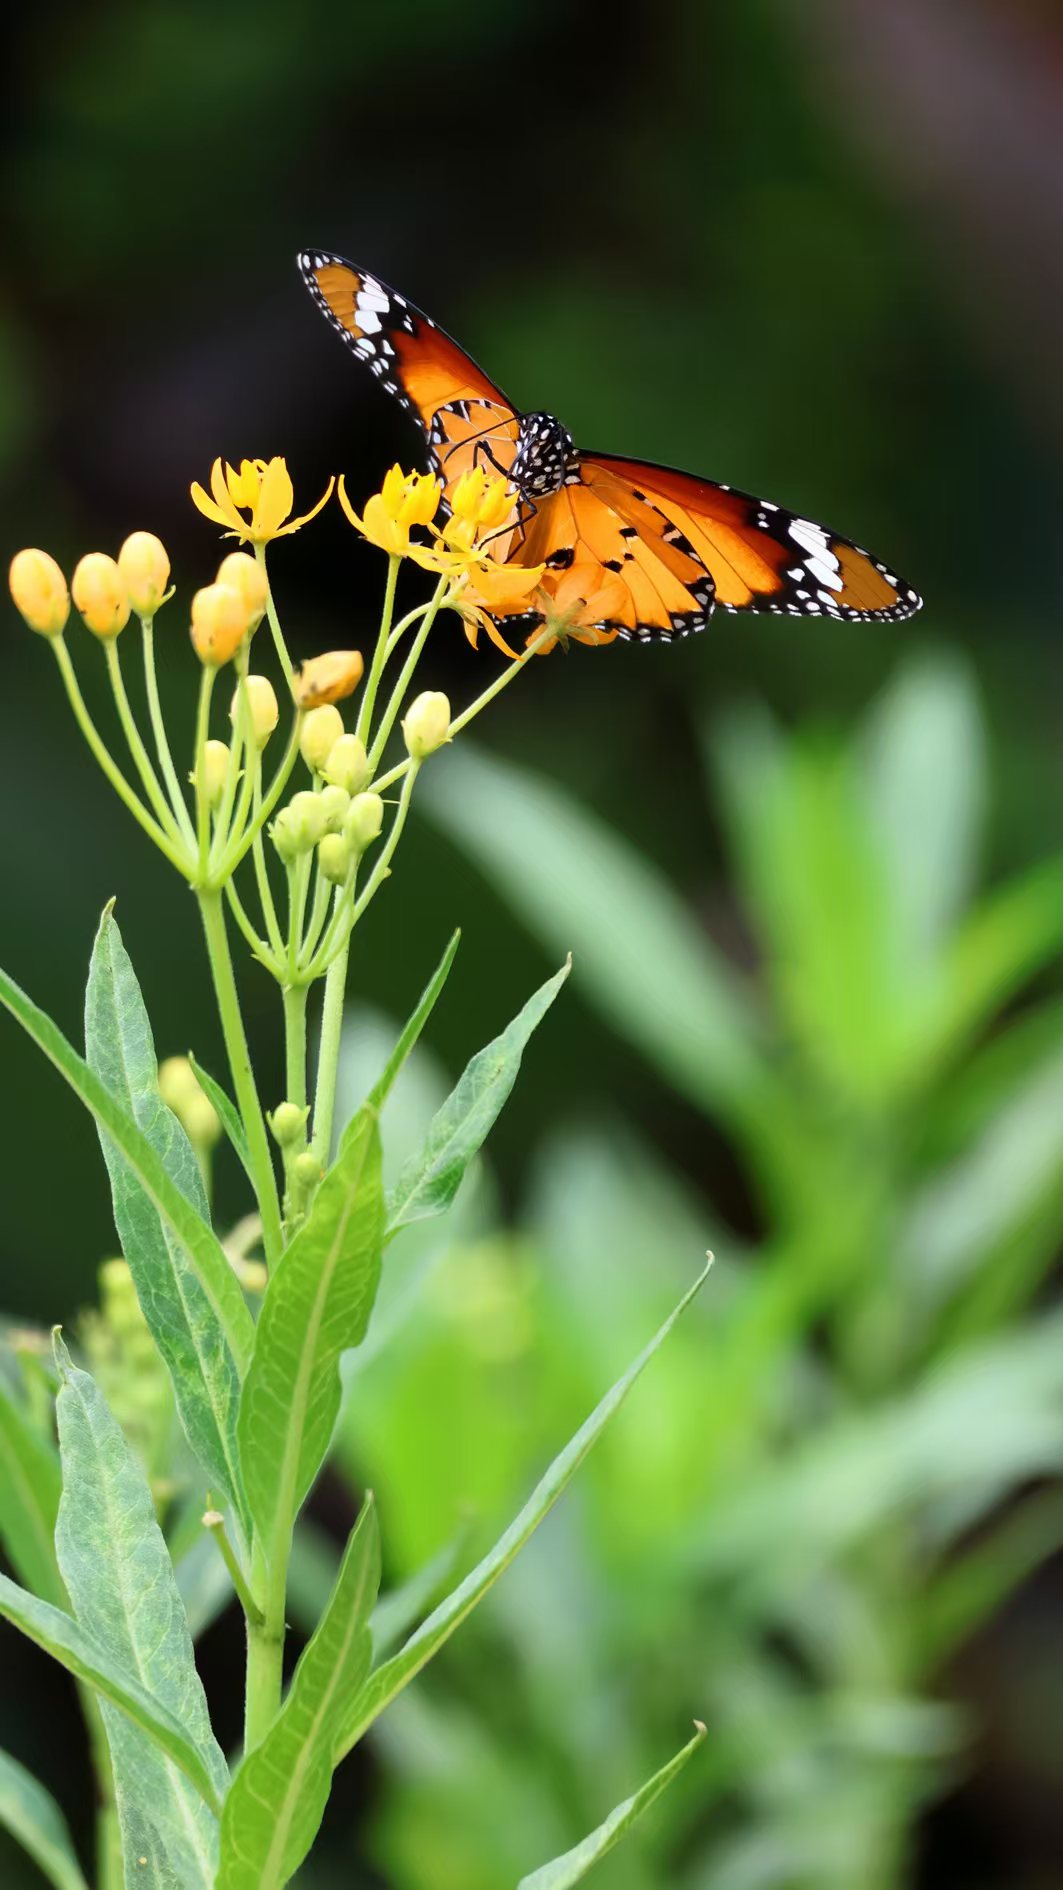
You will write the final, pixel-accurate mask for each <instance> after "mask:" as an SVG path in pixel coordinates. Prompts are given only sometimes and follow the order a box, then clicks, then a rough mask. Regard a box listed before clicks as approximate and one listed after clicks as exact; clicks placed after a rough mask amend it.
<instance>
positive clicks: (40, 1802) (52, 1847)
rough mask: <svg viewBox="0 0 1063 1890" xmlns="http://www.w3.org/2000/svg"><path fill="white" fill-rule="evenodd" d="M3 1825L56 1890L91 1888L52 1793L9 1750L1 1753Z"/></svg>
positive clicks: (1, 1822)
mask: <svg viewBox="0 0 1063 1890" xmlns="http://www.w3.org/2000/svg"><path fill="white" fill-rule="evenodd" d="M0 1825H3V1827H4V1829H5V1830H7V1831H10V1833H11V1836H12V1837H13V1838H15V1839H16V1840H17V1842H18V1843H19V1844H21V1846H22V1848H23V1850H24V1851H26V1852H27V1853H28V1855H29V1856H30V1857H32V1859H33V1861H34V1863H35V1864H36V1865H37V1868H38V1870H40V1871H42V1872H43V1874H44V1876H46V1877H47V1879H48V1882H49V1883H50V1884H54V1885H55V1890H88V1886H87V1884H86V1882H85V1879H84V1877H83V1875H82V1872H81V1865H80V1864H79V1863H78V1860H77V1853H76V1852H75V1850H74V1846H73V1843H72V1841H71V1837H70V1832H69V1831H68V1830H67V1824H66V1819H65V1818H64V1816H63V1814H62V1812H61V1811H60V1809H59V1806H58V1805H57V1804H56V1802H55V1799H54V1798H53V1797H52V1794H51V1792H49V1791H46V1790H45V1788H44V1786H43V1785H42V1784H41V1782H40V1780H39V1779H36V1778H34V1776H33V1773H32V1772H27V1770H26V1768H25V1766H24V1765H20V1764H19V1762H18V1760H17V1759H13V1758H12V1757H11V1754H10V1753H9V1752H0Z"/></svg>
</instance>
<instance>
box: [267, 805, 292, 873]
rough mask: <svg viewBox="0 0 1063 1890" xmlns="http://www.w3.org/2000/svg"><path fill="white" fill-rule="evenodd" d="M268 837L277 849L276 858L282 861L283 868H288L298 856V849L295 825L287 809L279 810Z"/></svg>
mask: <svg viewBox="0 0 1063 1890" xmlns="http://www.w3.org/2000/svg"><path fill="white" fill-rule="evenodd" d="M269 837H270V839H271V840H272V842H273V844H274V846H275V847H276V849H277V855H278V858H280V859H282V860H283V861H284V864H285V866H290V865H291V863H292V861H293V860H294V859H295V858H296V857H297V856H298V854H299V852H300V847H299V837H298V834H297V832H296V823H295V821H294V820H293V818H292V815H291V810H290V809H289V808H287V807H282V808H281V810H280V813H279V814H278V815H277V818H276V820H275V821H274V822H273V825H272V826H271V828H270V830H269Z"/></svg>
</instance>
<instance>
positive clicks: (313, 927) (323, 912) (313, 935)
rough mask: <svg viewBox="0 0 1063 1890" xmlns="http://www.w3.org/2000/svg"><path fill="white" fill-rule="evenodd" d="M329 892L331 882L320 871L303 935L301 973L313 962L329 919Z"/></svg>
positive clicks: (300, 957)
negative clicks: (323, 928) (322, 932)
mask: <svg viewBox="0 0 1063 1890" xmlns="http://www.w3.org/2000/svg"><path fill="white" fill-rule="evenodd" d="M329 891H330V886H329V882H328V880H327V879H326V878H325V875H324V873H322V872H321V871H320V869H319V870H318V875H317V881H316V884H315V886H314V902H313V905H312V906H311V908H310V921H309V924H308V925H307V926H306V929H305V931H304V933H303V942H302V946H301V948H300V952H299V969H300V970H301V971H302V970H305V968H306V966H307V965H309V964H311V963H312V962H313V958H314V953H315V951H316V950H317V947H318V945H319V943H320V940H321V931H322V927H323V926H324V923H325V920H326V919H327V917H328V906H329Z"/></svg>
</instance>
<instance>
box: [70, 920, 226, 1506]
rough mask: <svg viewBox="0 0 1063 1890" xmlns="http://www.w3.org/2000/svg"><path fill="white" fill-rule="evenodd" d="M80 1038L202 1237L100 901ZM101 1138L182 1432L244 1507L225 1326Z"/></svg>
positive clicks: (179, 1131)
mask: <svg viewBox="0 0 1063 1890" xmlns="http://www.w3.org/2000/svg"><path fill="white" fill-rule="evenodd" d="M85 1046H86V1052H87V1056H88V1062H89V1067H90V1068H91V1069H92V1070H93V1072H94V1073H95V1075H96V1076H98V1077H99V1078H100V1080H101V1082H103V1083H104V1084H105V1085H106V1087H107V1090H108V1091H109V1093H110V1095H111V1096H112V1097H113V1098H114V1101H115V1102H116V1103H117V1104H118V1106H119V1107H120V1108H121V1109H122V1111H123V1113H124V1114H125V1116H126V1117H127V1118H128V1119H129V1120H131V1121H132V1122H134V1123H135V1124H136V1126H137V1128H138V1129H139V1130H140V1131H141V1132H142V1133H143V1135H144V1137H145V1139H146V1141H148V1142H149V1143H150V1144H151V1147H152V1148H153V1149H154V1151H155V1153H156V1155H157V1156H158V1158H159V1160H160V1162H161V1163H162V1165H163V1167H164V1168H165V1170H166V1173H167V1175H168V1176H169V1178H170V1180H171V1182H172V1183H173V1185H174V1186H175V1187H176V1188H177V1189H179V1190H180V1193H181V1195H182V1197H183V1199H184V1200H185V1201H186V1202H187V1203H188V1205H189V1207H190V1208H191V1209H192V1210H193V1211H194V1213H195V1215H196V1217H197V1220H198V1222H199V1223H200V1225H201V1226H202V1228H203V1232H204V1233H205V1234H206V1233H207V1225H206V1223H207V1221H208V1219H209V1209H208V1207H207V1197H206V1194H205V1192H204V1188H203V1180H202V1176H201V1174H200V1170H199V1163H198V1162H197V1160H196V1156H195V1151H194V1150H193V1147H192V1144H191V1142H190V1141H189V1139H188V1137H187V1135H186V1134H185V1131H184V1129H183V1128H182V1127H181V1124H180V1123H179V1122H178V1120H177V1117H176V1116H175V1115H174V1113H173V1111H172V1110H171V1109H168V1108H167V1106H166V1104H165V1103H164V1102H163V1100H162V1097H161V1096H160V1094H159V1082H158V1061H157V1059H156V1056H155V1045H154V1042H153V1040H152V1035H151V1025H150V1023H149V1021H148V1014H147V1011H146V1010H145V1008H144V1000H143V998H142V996H141V993H140V986H139V984H138V983H137V978H136V973H135V972H134V970H133V966H132V964H131V963H130V960H129V954H128V953H127V951H126V949H125V947H124V945H123V944H122V935H121V933H120V932H119V930H118V926H117V925H116V923H115V920H114V918H113V917H112V914H111V910H110V907H108V908H107V909H106V910H105V912H104V914H103V917H102V919H101V920H100V928H99V931H98V933H97V935H96V943H95V945H94V947H93V952H92V963H91V965H90V968H89V981H88V988H87V990H86V993H85ZM100 1145H101V1147H102V1149H103V1156H104V1160H105V1162H106V1163H107V1172H108V1174H109V1175H110V1178H111V1198H112V1201H113V1204H114V1219H115V1226H116V1227H117V1229H118V1237H119V1239H120V1240H121V1243H122V1251H123V1252H124V1254H125V1257H126V1260H127V1262H128V1265H129V1270H130V1272H131V1274H132V1276H133V1283H134V1285H135V1286H136V1289H137V1298H138V1299H139V1300H140V1304H141V1307H142V1308H143V1312H144V1317H145V1319H146V1320H147V1322H148V1325H149V1327H150V1329H151V1334H152V1337H153V1338H154V1340H155V1343H156V1345H157V1346H158V1348H159V1351H160V1352H161V1354H162V1357H163V1359H164V1360H165V1363H166V1366H167V1369H168V1371H169V1373H170V1377H171V1379H172V1381H173V1387H174V1396H175V1398H176V1400H177V1408H178V1411H179V1413H180V1416H181V1422H182V1424H183V1425H184V1430H185V1435H186V1436H187V1438H188V1441H189V1444H190V1445H191V1447H192V1449H193V1451H194V1452H195V1454H196V1456H197V1457H198V1458H199V1461H200V1463H201V1464H202V1465H203V1467H204V1469H205V1470H206V1472H207V1475H208V1477H209V1478H210V1481H211V1483H212V1484H213V1485H216V1486H217V1487H218V1488H219V1489H221V1490H223V1491H224V1492H225V1494H226V1496H227V1497H228V1498H229V1500H230V1502H231V1503H233V1504H234V1506H235V1507H236V1509H237V1511H238V1513H241V1514H243V1513H244V1504H243V1499H242V1492H241V1488H240V1472H239V1459H238V1455H237V1445H236V1414H237V1410H238V1408H239V1401H240V1370H239V1367H238V1365H237V1362H236V1359H235V1357H234V1355H233V1350H232V1346H231V1344H230V1341H229V1338H228V1335H227V1333H226V1329H225V1325H224V1324H223V1322H222V1319H221V1318H220V1317H219V1313H218V1311H217V1310H216V1308H215V1306H214V1305H212V1303H211V1300H210V1298H209V1296H208V1293H207V1291H206V1289H205V1285H204V1284H203V1283H201V1278H200V1276H199V1274H198V1273H197V1270H196V1267H195V1265H194V1264H193V1261H192V1259H191V1258H190V1256H189V1254H188V1252H187V1251H186V1249H185V1247H184V1245H183V1244H182V1241H181V1239H180V1238H179V1236H178V1234H177V1233H176V1232H175V1230H174V1229H173V1228H172V1227H171V1226H169V1225H168V1224H167V1221H166V1219H165V1218H164V1216H163V1215H162V1214H161V1213H160V1211H159V1208H158V1207H157V1206H156V1205H155V1204H154V1203H153V1201H152V1199H151V1197H150V1195H149V1193H148V1192H147V1191H146V1189H145V1188H144V1186H143V1185H142V1183H141V1181H140V1180H139V1179H138V1177H137V1175H136V1174H135V1172H134V1171H133V1168H132V1167H131V1165H130V1163H129V1162H128V1161H127V1160H125V1159H124V1158H123V1156H122V1155H121V1154H120V1153H119V1151H118V1148H117V1147H116V1145H115V1141H114V1140H113V1139H112V1137H111V1136H110V1134H108V1133H107V1132H106V1131H105V1130H104V1128H103V1127H102V1126H101V1129H100ZM225 1275H226V1284H225V1287H224V1289H223V1294H224V1299H225V1304H226V1312H227V1314H228V1317H229V1319H230V1322H231V1324H232V1325H233V1327H234V1328H238V1327H239V1326H240V1325H241V1324H242V1317H241V1316H242V1315H243V1316H246V1313H245V1308H244V1305H243V1301H242V1298H241V1294H240V1288H239V1286H238V1285H237V1282H236V1278H235V1276H234V1274H233V1272H232V1270H231V1268H230V1267H229V1265H228V1262H225ZM219 1284H220V1275H219Z"/></svg>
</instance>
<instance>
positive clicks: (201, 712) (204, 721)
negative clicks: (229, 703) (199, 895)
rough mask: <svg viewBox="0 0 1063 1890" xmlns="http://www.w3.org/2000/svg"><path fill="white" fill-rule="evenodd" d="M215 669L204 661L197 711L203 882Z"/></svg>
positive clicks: (198, 831) (198, 834) (207, 853)
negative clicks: (208, 759) (209, 733)
mask: <svg viewBox="0 0 1063 1890" xmlns="http://www.w3.org/2000/svg"><path fill="white" fill-rule="evenodd" d="M217 674H218V672H217V670H216V669H215V668H214V666H213V664H205V665H204V668H203V675H202V678H201V679H200V684H199V709H198V711H197V713H196V751H195V752H196V759H195V771H196V784H195V785H196V839H197V846H198V851H199V878H200V880H201V882H205V881H206V877H207V865H208V862H209V859H210V801H209V799H208V797H207V734H208V731H209V729H210V699H211V697H212V695H213V694H214V683H215V679H216V677H217Z"/></svg>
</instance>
